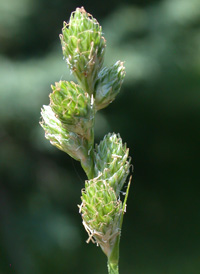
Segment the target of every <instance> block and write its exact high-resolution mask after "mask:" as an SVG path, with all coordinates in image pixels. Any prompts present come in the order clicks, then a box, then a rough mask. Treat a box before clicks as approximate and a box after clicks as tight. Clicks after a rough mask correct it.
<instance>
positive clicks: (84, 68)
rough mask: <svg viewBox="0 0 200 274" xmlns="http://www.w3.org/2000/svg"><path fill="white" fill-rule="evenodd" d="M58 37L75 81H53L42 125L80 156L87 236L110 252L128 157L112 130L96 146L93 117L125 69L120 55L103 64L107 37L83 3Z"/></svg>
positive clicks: (57, 141)
mask: <svg viewBox="0 0 200 274" xmlns="http://www.w3.org/2000/svg"><path fill="white" fill-rule="evenodd" d="M60 38H61V44H62V50H63V55H64V58H65V59H66V61H67V64H68V66H69V68H70V70H71V72H72V73H73V74H74V75H75V77H76V78H77V80H78V84H75V83H74V82H67V81H60V82H58V83H55V86H53V85H52V90H53V92H52V93H51V94H50V104H49V105H48V106H43V109H42V111H41V114H42V122H41V126H42V127H43V128H44V130H45V137H46V138H47V139H48V140H50V142H51V144H52V145H54V146H56V147H57V148H59V149H60V150H63V151H64V152H66V153H68V154H69V155H70V156H71V157H73V158H74V159H76V160H78V161H80V162H81V165H82V167H83V169H84V170H85V172H86V174H87V177H88V181H86V182H85V188H84V190H82V197H81V200H82V204H81V206H80V207H79V208H80V213H81V215H82V218H83V224H84V226H85V228H86V230H87V232H88V234H89V240H90V239H91V240H92V241H94V242H96V243H97V244H99V245H100V246H101V248H102V250H103V251H104V252H105V254H106V255H107V256H109V254H110V253H111V252H112V248H113V246H114V245H115V242H116V239H117V237H118V236H119V235H120V229H121V224H122V218H123V212H124V208H125V204H122V201H121V200H120V193H121V190H122V187H123V185H124V183H125V182H126V179H127V176H128V174H129V169H130V158H129V156H128V149H127V148H126V145H124V144H123V143H122V140H121V138H120V136H119V135H116V134H108V135H107V136H105V137H104V139H103V141H101V142H100V144H99V145H96V146H95V148H94V119H95V113H96V112H97V111H98V110H100V109H102V108H105V107H107V106H108V105H109V104H110V103H111V102H112V101H113V100H114V99H115V97H116V95H117V94H118V93H119V91H120V88H121V84H122V82H123V79H124V76H125V69H124V66H123V63H122V62H120V61H118V62H116V63H115V64H114V65H113V66H111V67H109V68H107V67H104V68H102V65H103V59H104V51H105V45H106V42H105V39H104V37H103V36H102V30H101V26H100V25H99V23H98V22H97V21H96V19H94V18H93V17H92V16H91V15H90V14H88V13H87V12H86V11H85V10H84V8H77V9H76V11H75V12H74V13H72V15H71V17H70V21H69V23H68V24H67V23H64V27H63V29H62V34H61V35H60ZM127 194H128V191H127ZM125 200H126V199H125Z"/></svg>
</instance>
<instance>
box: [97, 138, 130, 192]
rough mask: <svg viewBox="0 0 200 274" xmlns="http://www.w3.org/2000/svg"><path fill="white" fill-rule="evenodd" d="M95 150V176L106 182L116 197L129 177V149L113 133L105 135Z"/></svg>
mask: <svg viewBox="0 0 200 274" xmlns="http://www.w3.org/2000/svg"><path fill="white" fill-rule="evenodd" d="M95 148H96V150H95V154H94V157H95V175H96V176H97V177H98V178H99V179H105V180H107V182H108V184H109V185H110V186H111V187H112V188H113V189H114V190H115V192H116V196H117V197H118V195H119V193H120V191H121V189H122V187H123V185H124V183H125V182H126V179H127V176H128V175H129V169H130V157H129V149H128V148H127V147H126V144H123V143H122V139H121V137H120V135H119V134H115V133H112V134H111V133H109V134H108V135H106V136H105V137H104V139H103V140H102V141H101V142H100V144H99V145H96V147H95Z"/></svg>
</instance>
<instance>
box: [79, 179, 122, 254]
mask: <svg viewBox="0 0 200 274" xmlns="http://www.w3.org/2000/svg"><path fill="white" fill-rule="evenodd" d="M81 200H82V204H81V206H80V213H81V214H82V218H83V225H84V226H85V229H86V231H87V232H88V234H89V239H88V241H89V240H92V241H93V242H96V243H97V244H98V245H100V246H101V248H102V250H103V251H104V253H105V254H106V255H107V256H109V254H110V252H111V251H112V247H113V245H114V243H115V241H116V238H117V236H118V235H119V234H120V232H121V231H120V221H121V216H122V214H123V209H122V202H121V201H120V200H118V199H117V197H116V193H115V191H114V190H113V188H112V187H111V186H110V185H109V184H108V183H107V182H106V180H99V179H97V178H94V179H92V180H89V181H86V183H85V189H84V190H82V197H81Z"/></svg>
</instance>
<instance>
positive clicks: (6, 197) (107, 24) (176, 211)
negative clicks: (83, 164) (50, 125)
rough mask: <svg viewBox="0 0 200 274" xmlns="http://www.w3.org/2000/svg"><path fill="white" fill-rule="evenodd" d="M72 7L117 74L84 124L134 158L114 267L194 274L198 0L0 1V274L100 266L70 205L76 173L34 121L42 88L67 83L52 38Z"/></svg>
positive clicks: (197, 249) (199, 113) (150, 273)
mask: <svg viewBox="0 0 200 274" xmlns="http://www.w3.org/2000/svg"><path fill="white" fill-rule="evenodd" d="M82 5H83V6H84V7H85V9H86V10H87V11H88V12H89V13H91V14H92V15H93V16H94V17H95V18H97V20H98V21H99V22H100V24H101V25H102V27H103V32H104V34H105V38H106V40H107V49H106V56H105V64H107V65H111V64H113V63H114V62H115V61H116V60H118V59H120V60H123V61H125V66H126V72H127V74H126V77H125V82H124V84H123V87H122V91H121V94H120V95H118V97H117V99H116V101H114V102H113V103H112V104H111V105H110V106H109V107H108V108H107V109H105V110H103V111H101V112H99V113H98V115H97V119H96V130H95V133H96V135H95V136H96V142H99V140H101V139H102V138H103V136H104V135H105V134H106V133H108V132H116V133H118V132H119V133H120V134H121V137H122V138H123V140H124V141H125V142H127V144H128V147H129V148H130V154H131V157H132V161H133V164H134V176H133V182H132V186H131V190H130V195H129V199H128V207H127V213H126V215H125V218H124V225H123V230H122V238H121V249H120V252H121V254H120V270H121V272H120V273H121V274H129V273H130V274H132V273H135V274H161V273H162V274H196V273H197V274H198V273H200V236H199V233H200V202H199V193H200V185H199V170H200V168H199V153H198V152H199V151H200V150H199V148H200V147H199V140H200V127H199V121H200V1H199V0H190V1H188V0H163V1H158V0H157V1H155V0H154V1H144V0H132V1H131V0H129V1H128V0H126V1H119V0H115V1H112V0H111V1H100V2H96V1H91V0H88V1H78V0H75V1H72V0H71V1H67V0H57V1H55V0H16V1H14V0H0V274H4V273H6V274H7V273H16V274H45V273H48V274H50V273H52V274H53V273H56V274H64V273H66V274H68V273H69V274H71V273H80V274H81V273H84V274H85V273H87V274H90V273H91V274H102V273H107V269H106V257H105V255H104V254H103V253H102V252H101V250H100V248H97V247H96V246H94V245H93V244H92V243H90V244H86V243H85V241H86V239H87V233H86V232H85V231H84V228H83V226H82V224H81V216H80V214H79V213H78V207H77V204H80V195H81V189H82V188H83V187H84V180H85V179H86V176H85V174H84V173H83V171H82V170H81V168H80V165H79V163H78V162H75V161H74V160H72V159H71V158H70V157H69V156H68V155H67V154H65V153H63V152H61V151H59V150H57V149H56V148H55V147H53V146H51V145H50V143H49V142H48V141H47V140H46V139H45V138H44V131H43V129H42V128H41V127H40V126H39V120H40V109H41V107H42V105H43V104H48V103H49V98H48V94H49V93H50V91H51V90H50V85H51V84H53V83H54V82H55V81H59V80H60V79H66V80H70V79H72V76H71V75H70V73H69V70H68V68H67V65H66V63H65V62H64V61H63V59H62V52H61V46H60V41H59V38H58V35H59V33H60V32H61V28H62V24H63V21H64V20H66V21H67V20H68V19H69V16H70V13H71V12H72V11H73V10H75V8H76V7H80V6H82Z"/></svg>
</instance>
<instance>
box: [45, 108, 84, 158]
mask: <svg viewBox="0 0 200 274" xmlns="http://www.w3.org/2000/svg"><path fill="white" fill-rule="evenodd" d="M41 115H42V119H43V120H42V122H41V123H40V124H41V126H42V127H43V129H44V130H45V137H46V139H48V140H49V141H50V143H51V144H52V145H54V146H56V147H57V148H59V149H60V150H62V151H64V152H66V153H68V154H69V155H70V156H71V157H72V158H74V159H75V160H79V161H86V159H87V155H88V143H87V141H86V140H85V139H84V138H83V137H80V136H79V135H78V134H76V133H73V132H69V131H68V130H67V129H66V128H64V127H63V125H62V123H61V122H60V121H59V119H58V118H56V116H55V113H54V112H53V110H52V109H51V107H50V106H43V109H42V110H41Z"/></svg>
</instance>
